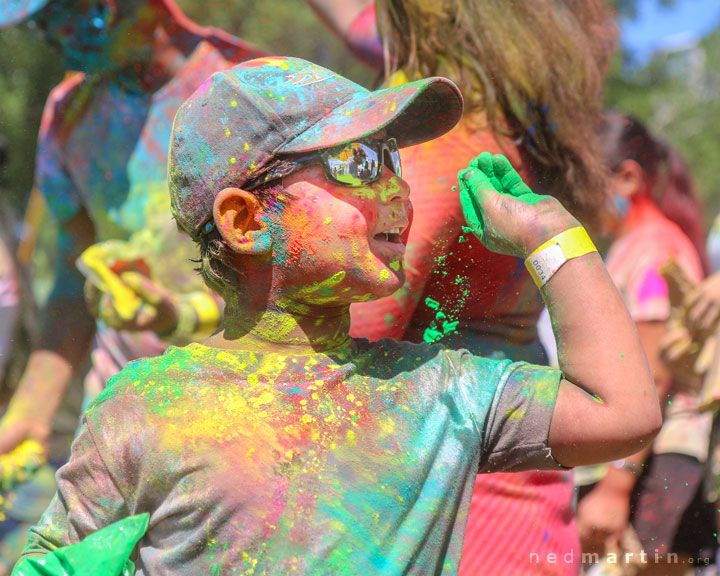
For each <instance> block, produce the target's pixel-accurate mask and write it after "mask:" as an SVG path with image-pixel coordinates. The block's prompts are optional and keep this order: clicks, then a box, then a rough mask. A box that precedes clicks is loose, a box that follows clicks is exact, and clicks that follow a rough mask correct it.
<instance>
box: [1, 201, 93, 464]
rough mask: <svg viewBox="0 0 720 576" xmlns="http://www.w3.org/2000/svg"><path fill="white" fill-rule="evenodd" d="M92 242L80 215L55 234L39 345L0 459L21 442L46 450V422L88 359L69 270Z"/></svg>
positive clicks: (6, 425) (83, 310)
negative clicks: (52, 275)
mask: <svg viewBox="0 0 720 576" xmlns="http://www.w3.org/2000/svg"><path fill="white" fill-rule="evenodd" d="M93 239H94V230H93V225H92V222H91V221H90V219H89V218H88V216H87V214H86V213H85V212H80V213H79V214H77V215H76V216H75V217H73V218H72V219H71V220H70V221H69V222H67V224H65V225H64V226H63V228H62V230H61V234H60V237H59V241H58V261H57V264H56V270H55V272H56V274H55V282H54V285H53V288H52V291H51V294H50V298H49V300H48V303H47V306H46V307H45V309H44V310H43V311H42V316H41V321H42V331H41V336H40V344H39V347H38V349H37V350H35V351H34V352H33V353H32V354H31V355H30V359H29V361H28V365H27V367H26V369H25V372H24V374H23V376H22V379H21V380H20V384H19V387H18V389H17V391H16V392H15V395H14V396H13V398H12V401H11V402H10V406H9V408H8V411H7V413H6V415H5V416H4V417H3V420H2V423H1V424H0V453H6V452H8V451H10V450H12V449H13V448H15V447H16V446H17V445H19V444H20V443H21V442H22V441H23V440H25V439H34V440H37V441H38V442H40V443H41V444H42V445H43V446H44V447H45V448H46V449H47V445H48V440H49V436H50V430H51V427H52V421H53V419H54V417H55V414H56V413H57V410H58V408H59V406H60V403H61V402H62V399H63V397H64V395H65V391H66V388H67V384H68V382H69V380H70V378H71V376H72V375H73V373H74V371H75V370H76V369H77V367H78V366H79V365H80V363H81V362H82V361H83V360H84V358H85V357H86V355H87V354H88V350H89V346H90V342H91V340H92V336H93V334H94V330H95V322H94V320H93V318H92V316H91V315H90V313H89V312H88V310H87V307H86V306H85V301H84V298H83V291H82V290H83V277H82V275H81V274H80V272H78V270H77V269H76V268H75V258H77V256H78V255H79V254H80V252H82V250H83V249H85V248H86V247H87V246H89V245H90V244H91V243H92V241H93Z"/></svg>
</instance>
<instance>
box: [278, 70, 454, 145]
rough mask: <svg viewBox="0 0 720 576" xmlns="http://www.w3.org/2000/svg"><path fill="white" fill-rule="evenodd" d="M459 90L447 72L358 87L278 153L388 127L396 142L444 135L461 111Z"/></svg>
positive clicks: (408, 142)
mask: <svg viewBox="0 0 720 576" xmlns="http://www.w3.org/2000/svg"><path fill="white" fill-rule="evenodd" d="M462 113H463V98H462V95H461V94H460V90H459V88H458V87H457V86H455V84H453V83H452V82H451V81H450V80H448V79H447V78H439V77H435V78H425V79H423V80H417V81H415V82H409V83H408V84H402V85H400V86H396V87H393V88H386V89H384V90H376V91H375V92H364V93H362V92H360V93H358V94H357V95H355V96H353V97H352V98H351V99H350V100H348V101H347V102H345V103H344V104H342V105H341V106H339V107H337V108H335V109H333V110H332V111H331V112H330V113H329V114H328V115H327V116H325V117H324V118H323V119H322V120H320V121H319V122H317V123H316V124H314V125H313V126H311V127H310V128H308V129H307V130H305V131H304V132H303V133H302V134H299V135H298V136H296V137H295V138H293V139H292V140H290V141H289V142H287V143H286V144H284V145H283V146H281V147H280V148H279V149H278V150H276V153H282V154H285V153H287V154H294V153H299V152H311V151H313V150H318V149H321V148H328V147H330V146H336V145H339V144H345V143H347V142H351V141H353V140H357V139H359V138H363V137H366V136H371V135H372V134H374V133H376V132H379V131H380V130H384V131H385V135H386V136H387V137H394V138H395V139H396V140H397V142H398V146H399V147H401V148H404V147H405V146H414V145H415V144H421V143H422V142H427V141H428V140H432V139H434V138H437V137H438V136H442V135H443V134H445V133H446V132H448V131H449V130H451V129H452V128H453V127H454V126H455V125H456V124H457V123H458V122H459V121H460V118H461V117H462Z"/></svg>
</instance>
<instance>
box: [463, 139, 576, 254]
mask: <svg viewBox="0 0 720 576" xmlns="http://www.w3.org/2000/svg"><path fill="white" fill-rule="evenodd" d="M458 184H459V189H460V203H461V205H462V209H463V214H464V215H465V220H466V221H467V224H468V227H469V228H470V230H471V231H472V233H473V234H475V236H477V237H478V238H479V239H480V241H481V242H482V243H483V244H484V245H485V246H487V247H488V248H489V249H490V250H492V251H494V252H499V253H501V254H508V255H511V256H517V257H519V258H526V257H527V256H528V255H529V254H530V253H531V252H532V251H533V250H535V249H536V248H537V247H538V246H540V245H541V244H542V243H543V242H545V241H547V240H549V239H550V238H552V237H553V236H555V235H557V234H559V233H560V232H562V231H564V230H567V229H568V228H572V227H575V226H579V225H580V224H579V222H578V221H577V220H576V219H575V218H574V217H573V216H572V215H571V214H570V213H569V212H567V210H565V209H564V208H563V207H562V205H561V204H560V202H558V201H557V200H556V199H555V198H553V197H551V196H542V195H540V194H535V193H534V192H533V191H532V190H530V188H529V187H528V186H527V184H525V182H523V180H522V178H520V175H519V174H518V173H517V172H516V171H515V169H514V168H513V167H512V165H511V164H510V162H509V161H508V159H507V158H505V157H504V156H502V155H500V154H496V155H495V156H493V155H492V154H490V153H488V152H483V153H482V154H480V155H479V156H478V157H477V158H475V159H473V160H471V161H470V165H469V166H468V168H466V169H464V170H461V171H460V172H459V173H458Z"/></svg>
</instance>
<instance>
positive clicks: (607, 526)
mask: <svg viewBox="0 0 720 576" xmlns="http://www.w3.org/2000/svg"><path fill="white" fill-rule="evenodd" d="M629 521H630V496H629V494H627V493H625V492H622V491H618V490H613V489H611V488H604V487H603V485H602V482H601V483H599V484H598V485H597V486H596V487H595V488H594V489H593V490H592V491H591V492H590V493H589V494H588V495H587V496H585V498H583V499H582V500H581V501H580V503H579V504H578V509H577V526H578V533H579V535H580V543H581V545H582V549H583V552H585V551H587V552H598V553H604V550H605V547H606V546H607V545H608V542H619V541H620V538H621V537H622V533H623V531H624V530H625V528H626V527H627V525H628V523H629Z"/></svg>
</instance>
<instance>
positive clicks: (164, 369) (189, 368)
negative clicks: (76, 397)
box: [88, 346, 202, 411]
mask: <svg viewBox="0 0 720 576" xmlns="http://www.w3.org/2000/svg"><path fill="white" fill-rule="evenodd" d="M199 378H202V374H201V372H200V371H199V370H198V360H197V359H196V358H193V356H192V354H191V353H190V352H189V351H188V350H186V349H185V348H178V347H174V346H170V347H169V348H168V349H167V350H166V351H165V353H164V354H162V355H160V356H154V357H150V358H140V359H138V360H133V361H131V362H128V363H127V364H126V365H125V366H124V367H123V369H122V370H121V371H120V372H118V373H117V374H116V375H115V376H113V377H112V378H110V380H108V383H107V386H106V387H105V389H104V390H103V391H102V392H101V393H100V394H99V395H98V396H97V397H96V398H95V399H94V400H93V401H92V402H91V404H90V405H89V406H88V411H92V410H97V409H98V407H100V406H101V405H104V404H107V403H108V402H111V401H113V400H116V399H118V398H120V397H135V398H137V399H141V400H147V399H152V400H153V401H158V400H161V401H162V397H174V396H176V395H177V394H178V393H179V391H180V389H181V388H182V387H183V386H184V385H185V384H186V383H187V382H188V381H189V380H192V379H199ZM143 403H144V402H143Z"/></svg>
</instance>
